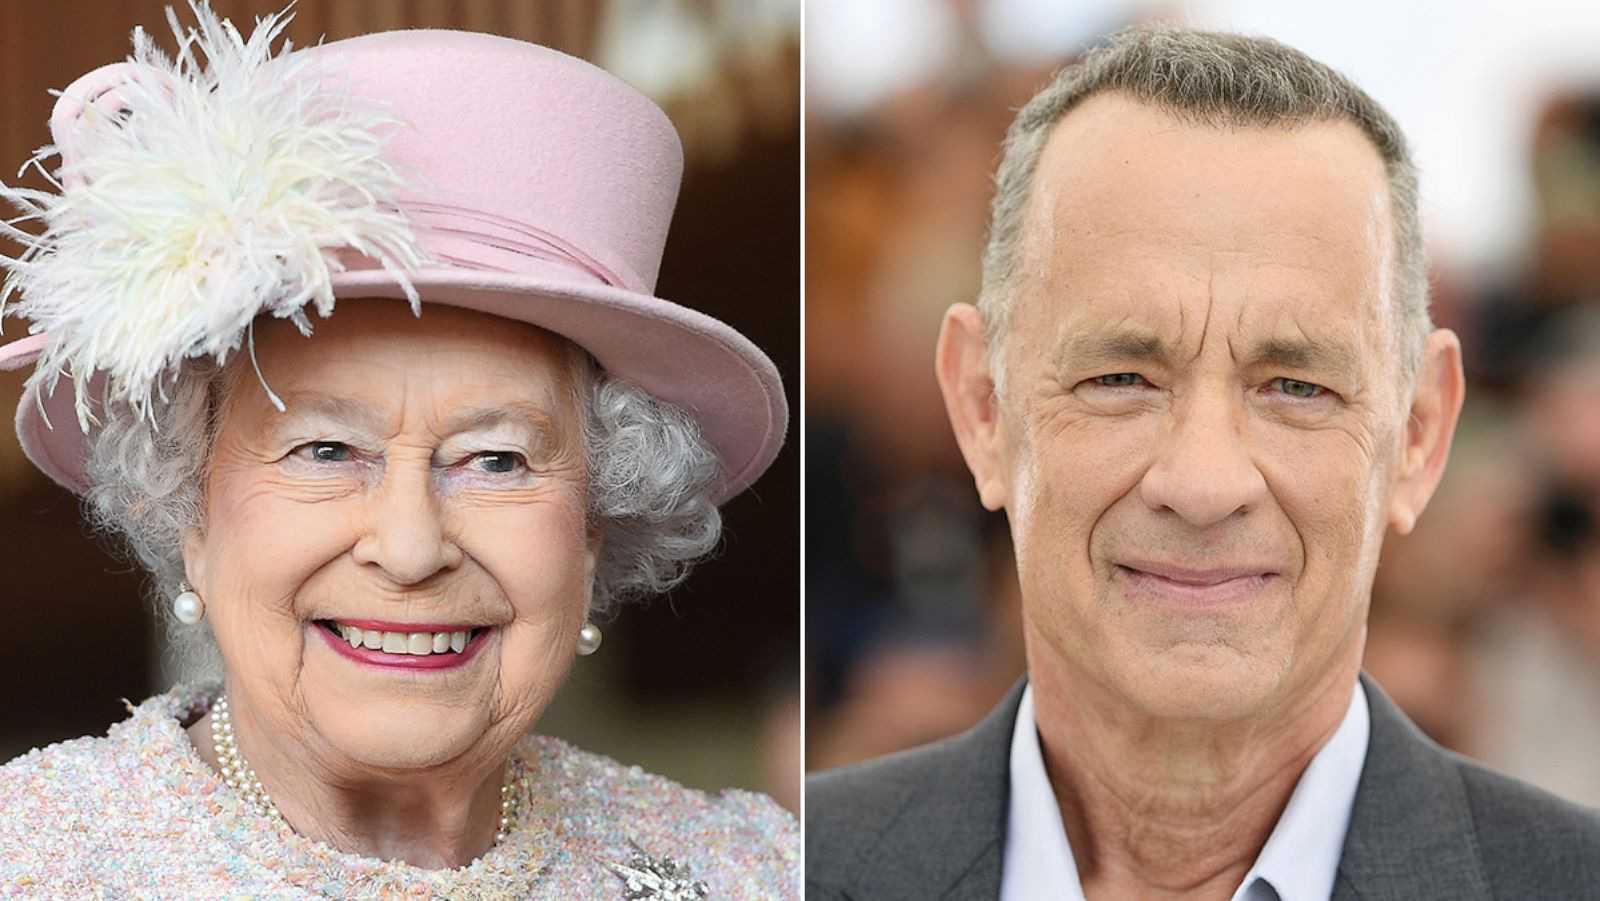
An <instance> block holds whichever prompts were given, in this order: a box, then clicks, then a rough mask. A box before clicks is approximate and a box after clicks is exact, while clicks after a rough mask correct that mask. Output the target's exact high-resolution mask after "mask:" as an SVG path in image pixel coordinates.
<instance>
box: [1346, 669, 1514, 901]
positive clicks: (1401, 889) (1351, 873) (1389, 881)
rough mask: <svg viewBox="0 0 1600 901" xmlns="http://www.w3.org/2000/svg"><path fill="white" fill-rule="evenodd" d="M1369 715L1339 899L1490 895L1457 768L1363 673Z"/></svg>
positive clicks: (1348, 833)
mask: <svg viewBox="0 0 1600 901" xmlns="http://www.w3.org/2000/svg"><path fill="white" fill-rule="evenodd" d="M1361 686H1362V688H1364V689H1365V690H1366V692H1367V706H1368V709H1369V710H1370V711H1371V714H1372V733H1371V738H1370V739H1369V740H1368V743H1367V760H1366V764H1365V765H1364V766H1363V767H1362V770H1361V783H1360V785H1359V786H1358V787H1357V788H1356V800H1355V807H1354V808H1353V809H1352V810H1351V812H1350V828H1349V830H1348V831H1347V832H1346V833H1345V840H1344V853H1343V855H1342V856H1341V857H1340V859H1339V873H1338V876H1337V877H1336V880H1335V882H1334V890H1333V898H1334V901H1348V899H1370V898H1453V899H1454V898H1459V899H1463V901H1465V899H1473V898H1488V897H1489V896H1490V888H1489V880H1488V876H1487V875H1486V874H1485V873H1484V870H1483V859H1482V856H1481V855H1480V853H1479V850H1478V845H1477V838H1476V833H1475V831H1474V829H1473V816H1472V808H1471V805H1470V804H1469V802H1468V800H1467V791H1466V786H1465V785H1464V784H1463V783H1462V781H1461V770H1460V767H1458V766H1456V765H1455V763H1454V761H1453V759H1452V758H1451V757H1450V756H1449V754H1447V753H1446V752H1445V751H1443V750H1442V749H1441V748H1440V747H1439V746H1438V745H1436V744H1434V743H1433V741H1432V740H1430V739H1429V738H1428V737H1427V736H1425V735H1423V734H1422V732H1421V731H1420V730H1418V729H1417V727H1416V726H1414V725H1412V723H1411V721H1410V720H1408V719H1406V717H1405V714H1403V713H1401V712H1400V711H1399V709H1397V708H1396V707H1395V706H1394V703H1393V702H1391V701H1390V700H1389V698H1388V697H1387V696H1385V695H1384V693H1383V690H1382V689H1380V688H1378V686H1377V685H1376V684H1374V683H1373V682H1372V680H1371V679H1368V678H1367V677H1366V676H1365V675H1363V676H1362V677H1361Z"/></svg>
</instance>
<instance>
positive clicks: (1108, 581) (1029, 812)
mask: <svg viewBox="0 0 1600 901" xmlns="http://www.w3.org/2000/svg"><path fill="white" fill-rule="evenodd" d="M997 181H998V192H997V195H996V198H995V201H994V213H993V222H992V226H991V235H990V242H989V246H988V249H987V251H986V254H985V259H984V288H983V293H982V296H981V297H980V299H979V303H978V306H977V307H976V308H974V307H971V306H967V305H958V306H956V307H953V308H952V309H951V310H950V311H949V312H948V313H947V314H946V317H945V323H944V330H943V332H942V334H941V335H940V338H939V345H938V351H937V363H936V366H937V373H938V377H939V382H940V385H941V387H942V389H943V391H944V395H945V400H946V406H947V409H948V412H949V415H950V421H951V424H952V425H953V427H954V429H955V433H956V437H957V440H958V441H959V443H960V445H961V450H962V453H963V455H964V457H965V459H966V461H967V465H968V467H969V468H970V469H971V471H972V475H973V478H974V480H975V482H976V484H977V489H978V494H979V497H980V499H981V500H982V503H983V504H984V506H985V507H987V508H989V509H991V510H1000V509H1003V510H1005V512H1006V514H1007V517H1008V518H1009V521H1010V523H1011V531H1012V537H1013V539H1014V543H1015V547H1016V562H1017V570H1018V574H1019V578H1020V585H1021V592H1022V599H1023V601H1022V602H1023V620H1024V629H1025V642H1026V647H1027V652H1028V678H1027V680H1025V683H1024V685H1021V686H1019V687H1018V689H1017V690H1016V691H1014V692H1013V693H1012V695H1011V696H1010V697H1009V698H1008V699H1007V700H1006V702H1005V703H1004V704H1003V705H1002V706H1001V708H1000V709H999V710H997V711H995V712H994V713H993V714H992V715H991V716H990V717H989V718H988V719H987V720H986V721H985V722H984V723H982V724H981V725H979V726H978V727H977V728H976V729H975V730H973V731H972V732H970V733H968V734H966V735H964V736H961V737H958V738H956V739H952V740H950V741H947V742H944V743H941V744H938V745H934V746H932V747H929V748H925V749H920V750H916V751H912V752H910V753H907V754H903V755H900V756H897V757H893V758H888V759H885V760H883V761H878V762H872V763H868V764H865V765H862V766H859V767H854V768H850V769H846V770H841V771H837V772H833V773H825V774H822V775H820V776H817V777H814V778H813V779H812V780H811V781H810V783H809V784H808V786H807V809H806V842H807V844H806V868H807V896H808V897H810V898H849V899H855V901H868V899H900V898H904V899H936V898H938V899H956V898H984V899H993V898H1002V899H1007V901H1013V899H1075V898H1083V897H1086V898H1090V899H1101V898H1113V899H1123V898H1165V897H1183V898H1221V899H1226V898H1230V897H1231V898H1235V899H1250V901H1256V899H1283V901H1301V899H1311V898H1317V899H1325V898H1329V897H1330V896H1331V897H1334V898H1352V899H1353V898H1362V899H1373V898H1405V899H1416V898H1440V899H1471V898H1593V897H1600V814H1597V813H1596V812H1594V811H1589V810H1586V809H1583V808H1579V807H1576V806H1574V805H1570V804H1567V803H1565V802H1562V801H1560V800H1558V799H1556V798H1554V797H1551V796H1548V795H1544V794H1541V793H1540V792H1538V791H1536V790H1534V789H1532V788H1530V787H1528V786H1525V785H1523V784H1521V783H1518V782H1515V781H1514V780H1511V779H1508V778H1506V777H1504V776H1500V775H1497V774H1495V773H1492V772H1490V771H1488V770H1486V769H1484V768H1482V767H1480V766H1477V765H1474V764H1472V763H1470V762H1467V761H1465V760H1462V759H1460V758H1457V757H1454V756H1451V755H1449V754H1447V753H1446V752H1444V751H1442V750H1441V749H1439V748H1438V747H1437V746H1436V745H1434V744H1432V743H1431V742H1429V741H1428V740H1427V739H1426V738H1424V737H1423V736H1422V735H1421V734H1420V733H1418V732H1417V731H1416V730H1415V728H1414V727H1412V726H1411V724H1410V723H1409V722H1408V721H1407V720H1406V719H1405V718H1404V717H1403V716H1402V715H1401V714H1400V713H1399V712H1398V711H1397V710H1396V709H1395V708H1394V707H1393V705H1391V704H1390V702H1389V701H1388V700H1387V699H1386V698H1385V697H1384V696H1383V694H1382V693H1381V692H1380V691H1379V690H1378V689H1377V687H1376V686H1375V685H1373V684H1371V683H1370V682H1368V681H1365V680H1363V679H1361V678H1360V666H1361V654H1362V647H1363V643H1364V639H1365V637H1366V614H1367V607H1368V602H1369V596H1370V592H1371V587H1372V580H1373V572H1374V568H1375V567H1376V566H1377V562H1378V552H1379V548H1380V546H1381V544H1382V539H1383V536H1384V533H1385V531H1386V530H1387V529H1389V528H1393V529H1394V530H1395V531H1396V532H1399V533H1401V534H1404V533H1406V532H1408V531H1409V530H1410V529H1411V527H1412V524H1413V523H1414V522H1415V521H1416V518H1417V516H1418V515H1419V514H1421V512H1422V510H1423V508H1424V507H1425V506H1426V504H1427V501H1428V498H1429V496H1430V495H1431V493H1432V491H1433V489H1434V486H1435V485H1436V484H1437V482H1438V480H1439V477H1440V474H1441V472H1442V471H1443V469H1444V465H1445V460H1446V457H1447V456H1448V453H1449V448H1450V439H1451V434H1452V432H1453V430H1454V428H1455V424H1456V418H1457V415H1458V413H1459V411H1460V408H1461V401H1462V393H1463V377H1462V370H1461V359H1460V345H1459V343H1458V342H1457V339H1456V336H1455V335H1454V334H1452V333H1451V332H1449V331H1447V330H1443V329H1434V328H1432V326H1431V324H1430V322H1429V318H1428V311H1427V261H1426V255H1425V252H1424V249H1423V245H1422V237H1421V230H1420V227H1419V224H1418V221H1417V187H1416V175H1415V171H1414V169H1413V167H1412V164H1411V161H1410V158H1409V155H1408V152H1407V150H1406V147H1405V142H1404V139H1403V137H1402V136H1401V134H1400V131H1399V129H1398V127H1397V126H1396V125H1395V123H1394V122H1393V120H1391V119H1390V117H1389V116H1388V115H1387V114H1386V113H1385V112H1384V111H1383V110H1382V109H1380V108H1379V107H1378V106H1377V104H1376V103H1374V102H1373V101H1372V100H1371V99H1370V98H1369V97H1367V96H1366V95H1365V94H1363V93H1362V92H1361V91H1360V90H1359V89H1357V88H1356V87H1354V86H1353V85H1352V84H1351V83H1350V82H1349V81H1347V80H1346V79H1344V78H1343V77H1342V76H1340V75H1338V74H1337V73H1335V72H1333V71H1331V70H1329V69H1328V68H1326V67H1324V66H1322V65H1320V64H1318V63H1316V62H1314V61H1312V60H1310V59H1308V58H1307V57H1305V56H1304V55H1302V54H1300V53H1298V52H1297V51H1294V50H1292V49H1289V48H1287V47H1284V46H1282V45H1279V44H1277V43H1274V42H1272V41H1267V40H1260V39H1250V38H1242V37H1238V36H1232V35H1222V34H1210V33H1203V32H1196V31H1189V30H1183V29H1175V28H1170V27H1153V28H1141V29H1135V30H1132V31H1129V32H1124V33H1123V34H1121V35H1119V36H1118V37H1117V38H1115V39H1114V40H1113V41H1112V42H1111V43H1110V45H1109V46H1107V47H1104V48H1101V49H1099V50H1096V51H1093V52H1091V53H1090V54H1089V55H1087V56H1086V57H1085V58H1084V59H1083V60H1082V61H1081V62H1080V63H1078V64H1077V65H1075V66H1073V67H1070V68H1068V69H1067V70H1065V71H1064V72H1062V73H1061V74H1060V75H1059V76H1058V77H1057V78H1056V80H1055V82H1054V83H1053V84H1051V85H1050V86H1049V87H1047V88H1045V89H1044V91H1042V92H1041V93H1040V94H1039V95H1038V96H1036V97H1035V98H1034V99H1033V100H1032V102H1030V103H1029V104H1028V106H1027V107H1026V108H1025V109H1023V110H1022V112H1021V113H1020V114H1019V115H1018V117H1017V120H1016V122H1015V123H1014V124H1013V126H1012V128H1011V132H1010V134H1009V136H1008V137H1007V140H1006V147H1005V157H1004V160H1003V161H1002V163H1001V166H1000V172H999V176H998V179H997ZM1597 765H1600V764H1597Z"/></svg>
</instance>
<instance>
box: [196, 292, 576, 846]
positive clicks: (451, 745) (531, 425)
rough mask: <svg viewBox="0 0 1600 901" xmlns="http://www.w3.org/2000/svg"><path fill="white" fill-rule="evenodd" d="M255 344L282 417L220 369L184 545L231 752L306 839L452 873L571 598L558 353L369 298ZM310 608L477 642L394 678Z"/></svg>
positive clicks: (529, 707) (563, 361) (492, 327)
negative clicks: (478, 635)
mask: <svg viewBox="0 0 1600 901" xmlns="http://www.w3.org/2000/svg"><path fill="white" fill-rule="evenodd" d="M255 337H256V344H257V356H258V358H259V361H260V366H261V372H262V374H263V375H264V377H265V380H266V383H267V384H268V385H269V386H270V387H271V388H272V390H273V391H275V392H276V393H277V394H278V395H280V396H281V397H282V398H283V400H284V402H285V403H286V404H287V411H286V412H283V413H280V412H278V411H277V410H276V409H274V408H273V406H272V405H271V403H270V402H269V399H268V397H267V395H266V392H265V391H263V390H262V388H261V385H260V384H259V383H258V381H257V379H256V377H255V375H254V373H253V372H251V371H249V370H248V369H245V371H243V372H240V373H238V374H237V378H235V379H234V380H233V381H232V384H233V388H232V390H231V391H230V392H229V394H228V396H227V397H226V399H225V401H224V403H223V404H222V408H221V410H222V412H221V417H220V422H219V426H218V431H217V436H216V441H215V447H214V451H213V453H212V457H211V461H210V468H209V472H208V476H207V482H206V493H205V498H206V511H205V525H204V528H203V529H201V530H199V531H197V532H195V533H194V534H192V535H191V536H189V538H188V540H187V542H186V545H185V554H184V556H185V562H186V566H187V569H188V574H189V578H190V581H191V582H192V583H193V584H194V586H195V587H196V589H197V590H198V591H199V592H200V594H201V596H202V597H203V598H204V599H205V603H206V609H207V616H208V617H209V619H210V622H211V625H212V628H213V630H214V631H215V633H216V636H217V641H218V643H219V645H220V647H221V650H222V655H223V658H224V660H225V663H226V665H227V672H228V677H227V683H228V684H227V687H228V691H229V695H230V701H231V703H232V706H233V710H234V721H235V723H236V730H237V732H238V735H239V742H240V745H241V748H242V750H243V752H244V754H245V756H246V757H247V758H248V759H249V761H250V762H251V764H252V766H253V768H254V769H255V770H256V771H257V773H258V774H259V776H260V778H261V780H262V782H263V783H264V784H265V786H266V787H267V789H268V791H269V794H271V795H272V797H273V799H274V801H275V802H276V803H277V805H278V807H279V808H280V809H281V810H282V811H283V813H284V815H285V816H286V817H287V818H288V819H289V820H290V822H291V824H292V825H295V826H296V827H297V828H299V829H300V830H301V831H302V832H305V833H307V834H310V835H313V836H318V837H322V838H325V839H326V840H329V841H331V842H332V843H334V844H335V845H336V846H340V847H345V848H350V849H357V850H363V851H366V852H368V853H376V854H379V855H380V856H387V857H401V858H404V859H408V860H412V862H420V863H425V864H432V865H456V864H459V863H463V862H465V861H466V860H470V859H471V857H473V856H476V854H477V853H481V851H482V850H483V849H484V848H485V847H487V845H488V843H489V840H490V839H491V838H492V835H493V830H494V824H495V822H496V820H497V817H498V787H499V784H500V779H501V774H502V772H503V767H504V762H505V759H506V756H507V755H508V753H509V752H510V749H511V747H512V746H513V744H514V743H515V741H516V740H517V738H518V737H520V736H521V735H522V734H523V733H524V732H525V731H526V730H527V729H528V728H529V726H530V725H531V724H532V723H533V721H534V720H535V719H536V718H537V717H538V715H539V714H540V713H541V712H542V711H543V710H544V708H545V706H546V705H547V704H548V703H549V701H550V699H551V696H552V694H553V693H554V691H555V689H556V687H557V685H558V684H559V683H560V681H561V679H562V678H563V677H564V675H565V674H566V672H567V669H568V668H569V666H570V665H571V662H572V660H573V658H574V654H575V648H576V640H577V636H578V631H579V628H580V626H581V625H582V624H583V621H584V615H585V612H586V609H587V605H588V601H589V594H590V589H591V586H592V579H593V569H594V561H595V556H596V554H597V552H598V547H599V536H598V535H597V534H595V533H593V532H592V531H591V530H590V529H589V528H588V526H587V525H586V516H585V508H586V494H585V482H584V463H583V452H582V444H581V426H580V420H579V417H578V408H577V405H576V404H577V401H576V395H575V391H574V375H573V373H572V372H571V371H570V357H569V356H568V354H567V353H566V351H565V350H564V348H563V346H562V344H561V343H560V340H559V339H557V338H554V337H552V336H550V335H549V334H547V333H544V332H542V331H540V330H538V329H536V328H534V327H532V326H526V325H522V324H520V323H513V322H508V321H506V320H504V319H499V318H496V317H492V316H487V315H483V314H478V313H472V312H468V311H463V310H455V309H452V308H448V307H439V306H430V307H428V308H427V310H426V312H425V313H424V315H423V317H421V318H420V319H417V318H414V317H413V316H412V315H411V313H410V311H409V310H408V309H407V308H406V306H405V305H404V304H402V303H395V302H389V301H341V302H340V304H339V308H338V310H337V311H336V313H335V315H334V316H333V317H331V318H330V319H328V320H326V321H322V322H318V323H317V330H316V333H315V335H314V336H312V337H311V338H310V339H306V338H303V337H301V336H300V335H298V334H297V333H296V332H295V331H294V330H293V328H292V327H290V326H288V325H287V324H286V323H282V322H267V321H262V322H258V323H257V326H256V336H255ZM236 365H237V364H236ZM330 619H343V620H363V619H364V620H381V621H389V622H398V623H415V624H423V623H450V624H455V623H460V624H463V625H467V626H476V627H488V628H489V629H490V630H491V631H490V633H489V637H488V639H487V640H486V641H485V642H484V644H483V645H482V647H481V649H480V650H479V652H478V653H477V654H476V655H475V656H473V657H472V658H471V659H470V660H468V661H467V662H466V663H464V664H463V665H461V666H459V667H457V668H454V669H448V670H434V671H395V670H389V669H386V668H380V667H373V666H368V665H363V664H359V663H355V662H352V661H351V660H349V659H347V658H345V657H343V656H341V655H340V654H339V653H337V652H336V651H335V650H334V649H333V648H332V647H331V646H330V643H329V641H328V640H327V639H328V636H327V635H326V634H325V633H324V631H323V627H322V626H321V625H318V621H320V620H330ZM207 726H208V724H207V723H201V724H197V726H196V727H195V728H194V730H193V731H194V733H195V735H196V744H197V745H198V746H200V747H201V748H203V749H207V750H208V745H209V731H207V729H206V727H207ZM408 822H409V823H413V824H414V825H405V824H406V823H408Z"/></svg>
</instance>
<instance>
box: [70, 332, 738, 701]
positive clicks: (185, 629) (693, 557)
mask: <svg viewBox="0 0 1600 901" xmlns="http://www.w3.org/2000/svg"><path fill="white" fill-rule="evenodd" d="M566 350H567V353H568V355H569V362H570V366H571V370H572V371H573V372H574V373H575V375H576V378H575V379H574V382H575V385H576V389H577V400H578V408H579V410H580V415H581V417H582V420H583V445H584V458H585V461H586V464H587V473H588V494H589V497H588V506H589V518H590V523H591V524H592V525H598V526H601V527H603V528H604V530H605V540H604V542H603V543H602V545H601V550H600V556H599V559H598V561H597V562H596V566H595V577H594V593H593V596H592V597H591V599H590V605H589V610H590V616H591V617H593V618H603V617H605V616H606V615H608V614H610V613H611V612H613V611H614V609H615V607H616V605H617V604H619V603H621V602H624V601H627V600H634V599H639V598H644V597H648V596H651V595H655V594H660V593H662V592H665V591H667V590H668V589H670V588H672V587H673V586H674V585H677V584H678V583H679V582H681V581H683V579H684V578H685V577H686V576H687V575H688V574H689V570H690V568H691V567H692V566H693V564H694V563H695V562H696V561H698V560H700V559H702V558H703V557H705V556H706V555H708V554H709V553H711V551H712V550H713V549H714V548H715V546H716V544H717V540H718V538H719V536H720V535H721V531H722V517H721V514H720V513H719V512H718V510H717V506H716V504H715V503H713V502H712V495H711V492H712V487H713V484H714V483H715V481H716V479H717V476H718V474H719V471H720V463H719V461H718V459H717V456H716V453H715V452H714V451H713V450H712V449H711V447H710V446H709V445H708V444H707V443H706V441H705V439H704V438H703V437H702V436H701V435H700V431H699V429H698V428H697V427H696V426H695V423H694V421H693V420H692V419H691V418H690V417H689V416H688V414H686V413H685V412H684V411H682V410H681V409H679V408H678V407H675V406H673V405H672V404H669V403H665V402H663V401H660V400H657V399H655V398H652V397H650V396H649V395H648V394H646V393H645V392H644V391H643V390H641V389H640V388H639V387H638V386H636V385H634V384H632V383H631V382H628V381H625V380H623V379H620V378H616V377H613V376H611V375H609V374H607V373H605V372H604V371H602V370H601V369H600V368H599V367H598V366H597V365H596V364H595V362H594V360H593V358H592V357H590V356H589V355H588V353H586V352H585V351H583V350H582V349H580V348H578V347H577V346H576V345H573V344H570V343H566ZM243 371H244V367H242V366H240V365H227V366H222V365H218V364H216V363H214V362H211V361H208V360H204V361H202V360H194V361H189V362H187V363H185V364H184V366H183V367H182V368H181V369H180V371H179V372H178V374H177V376H176V377H175V379H174V380H173V382H172V383H171V384H170V385H169V386H168V388H167V397H168V399H169V402H168V403H167V404H166V405H165V406H164V407H160V408H159V409H157V410H155V411H153V415H151V416H148V417H144V418H141V417H138V416H133V415H129V414H128V413H127V411H120V413H121V415H113V416H110V417H108V418H107V420H106V422H105V424H104V425H103V426H102V427H101V429H100V431H99V432H98V433H97V434H96V435H95V437H94V439H93V441H92V443H91V445H90V449H89V459H88V476H89V483H90V486H91V487H90V488H89V490H88V492H87V493H86V494H85V496H84V505H85V508H86V511H87V515H88V518H89V520H90V523H91V524H92V525H93V526H94V527H96V528H97V529H98V530H100V531H101V532H104V533H106V534H108V535H110V536H111V537H112V538H113V539H114V540H116V541H117V542H118V543H119V544H121V545H122V546H123V548H125V549H126V551H127V552H128V553H129V554H130V555H131V556H132V557H133V558H134V559H136V560H137V561H138V562H139V564H140V565H142V566H143V567H144V568H145V570H146V571H147V572H149V573H150V575H151V577H152V579H151V582H152V584H151V602H152V606H153V607H154V608H155V610H156V616H157V618H158V619H159V620H161V621H162V623H163V624H164V626H165V629H166V633H167V636H168V639H169V643H170V646H171V649H172V653H173V655H174V657H175V658H176V660H175V662H176V663H177V664H178V667H179V669H180V671H182V672H184V673H185V674H186V675H209V676H214V675H216V674H217V673H218V672H219V671H220V670H219V666H220V656H219V655H218V653H217V650H216V642H215V639H214V638H213V636H212V635H211V632H210V628H209V626H208V625H205V624H202V625H201V626H198V627H196V626H187V625H184V624H182V623H179V622H178V621H177V619H176V618H175V617H174V616H173V615H172V611H171V609H170V604H169V603H168V601H169V599H170V598H171V597H172V595H174V594H175V593H176V592H177V591H178V586H179V583H180V582H182V580H183V578H184V564H183V556H182V552H181V548H182V542H183V536H184V534H185V533H187V532H188V531H190V530H191V529H194V528H196V527H198V526H200V525H201V524H202V522H203V519H204V513H205V498H204V485H205V474H206V470H207V466H208V464H209V460H210V456H211V449H212V446H213V442H214V439H215V436H216V430H217V425H218V419H219V413H220V411H221V409H222V406H223V401H224V400H225V399H226V398H227V397H228V395H229V393H230V392H232V391H233V390H235V389H236V388H237V387H238V382H239V381H240V378H241V373H242V372H243Z"/></svg>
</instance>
